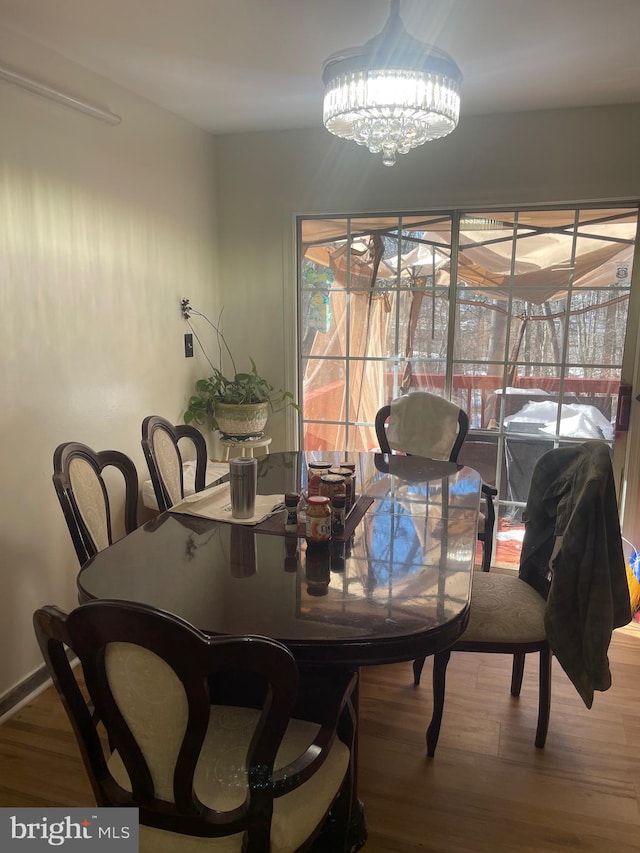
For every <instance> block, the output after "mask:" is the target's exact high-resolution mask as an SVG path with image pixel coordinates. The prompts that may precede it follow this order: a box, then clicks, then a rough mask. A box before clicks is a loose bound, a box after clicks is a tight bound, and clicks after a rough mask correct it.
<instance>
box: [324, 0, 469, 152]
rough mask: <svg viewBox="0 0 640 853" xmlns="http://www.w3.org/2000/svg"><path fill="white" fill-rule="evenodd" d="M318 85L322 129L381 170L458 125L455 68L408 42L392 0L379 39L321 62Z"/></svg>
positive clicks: (458, 74) (442, 54) (429, 50)
mask: <svg viewBox="0 0 640 853" xmlns="http://www.w3.org/2000/svg"><path fill="white" fill-rule="evenodd" d="M322 79H323V82H324V85H325V95H324V116H323V120H324V126H325V127H326V128H327V130H328V131H330V132H331V133H333V134H335V135H336V136H340V137H342V138H343V139H351V140H353V141H354V142H356V143H357V144H358V145H365V146H366V147H367V148H368V149H369V151H371V153H372V154H379V153H382V162H383V163H384V164H385V166H393V164H394V163H395V162H396V155H397V154H406V153H407V152H408V151H410V150H411V149H412V148H416V147H417V146H418V145H423V144H424V143H425V142H429V141H430V140H432V139H439V138H440V137H441V136H446V135H447V134H449V133H451V131H452V130H455V128H456V126H457V124H458V116H459V114H460V84H461V82H462V74H461V72H460V69H459V68H458V66H457V65H456V63H455V62H454V61H453V59H452V58H451V57H450V56H449V55H448V54H447V53H445V52H444V51H442V50H439V49H438V48H436V47H432V46H431V45H428V44H423V42H420V41H418V40H417V39H414V38H413V37H412V36H410V35H409V33H408V32H407V31H406V30H405V28H404V26H403V24H402V20H401V18H400V0H391V13H390V15H389V19H388V21H387V23H386V25H385V27H384V29H383V31H382V32H381V33H380V34H379V35H377V36H376V37H375V38H372V39H371V40H370V41H368V42H367V43H366V44H365V45H363V46H362V47H355V48H350V49H347V50H342V51H339V52H338V53H334V54H333V55H332V56H330V57H329V58H328V59H327V60H326V61H325V63H324V69H323V74H322Z"/></svg>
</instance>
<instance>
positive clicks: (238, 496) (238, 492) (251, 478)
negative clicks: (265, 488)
mask: <svg viewBox="0 0 640 853" xmlns="http://www.w3.org/2000/svg"><path fill="white" fill-rule="evenodd" d="M229 484H230V487H231V515H232V516H233V518H251V516H252V515H254V514H255V510H256V491H257V486H258V460H257V459H246V458H245V457H243V456H240V457H239V458H237V459H231V460H229Z"/></svg>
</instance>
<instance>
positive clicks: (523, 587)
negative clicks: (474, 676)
mask: <svg viewBox="0 0 640 853" xmlns="http://www.w3.org/2000/svg"><path fill="white" fill-rule="evenodd" d="M545 608H546V601H545V600H544V598H543V597H542V596H541V595H540V594H539V593H538V592H536V590H535V589H533V587H531V586H529V584H528V583H525V581H522V580H520V578H518V577H515V576H513V575H501V574H497V573H496V572H474V573H473V580H472V587H471V608H470V614H469V624H468V626H467V630H466V631H465V632H464V634H463V635H462V636H461V637H460V640H459V642H482V643H534V642H539V641H541V640H544V639H545V637H546V632H545V628H544V613H545Z"/></svg>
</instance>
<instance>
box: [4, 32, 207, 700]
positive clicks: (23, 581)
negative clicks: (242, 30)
mask: <svg viewBox="0 0 640 853" xmlns="http://www.w3.org/2000/svg"><path fill="white" fill-rule="evenodd" d="M0 56H1V57H2V64H3V65H6V66H9V67H11V68H13V69H14V70H17V71H19V72H21V73H23V74H25V75H27V76H31V77H35V78H37V79H39V80H43V81H45V82H47V83H48V84H49V85H52V86H56V87H58V88H61V89H63V90H65V91H68V92H70V93H72V94H73V95H75V96H77V97H81V98H84V99H86V100H89V101H92V102H95V103H97V104H99V105H100V106H102V107H106V108H108V109H110V110H112V111H113V112H115V113H117V114H119V115H121V116H122V123H121V124H120V125H119V126H117V127H110V126H108V125H107V124H104V123H102V122H99V121H97V120H95V119H93V118H89V117H87V116H86V115H83V114H81V113H79V112H76V111H74V110H72V109H69V108H67V107H64V106H60V105H58V104H56V103H53V102H51V101H48V100H46V99H44V98H42V97H39V96H37V95H34V94H30V93H28V92H25V91H23V90H21V89H19V88H17V87H15V86H13V85H9V84H6V83H2V82H0V115H1V116H2V121H1V129H0V222H1V223H2V224H1V226H0V300H1V303H0V305H1V308H0V317H1V319H0V323H1V328H2V334H1V335H0V353H1V361H2V384H1V394H0V399H1V407H0V460H1V461H0V470H1V471H2V476H1V477H0V500H1V512H0V525H1V527H0V548H1V572H2V594H1V596H0V646H1V647H2V648H3V650H4V651H3V654H2V655H1V656H0V696H2V694H3V693H5V692H6V691H7V690H9V689H10V688H12V687H13V686H14V685H15V684H16V683H17V682H19V681H20V680H22V679H23V678H24V677H25V676H26V675H28V674H29V673H30V672H32V671H33V670H34V669H35V668H36V667H37V666H39V665H40V664H41V662H42V659H41V657H40V654H39V651H38V649H37V646H36V643H35V640H34V638H33V631H32V628H31V615H32V613H33V611H34V610H35V609H36V608H37V607H38V606H39V605H41V604H44V603H55V604H58V605H60V606H62V607H64V608H69V607H72V606H73V605H74V604H75V603H76V602H77V600H76V591H75V577H76V574H77V570H78V565H77V560H76V556H75V552H74V551H73V548H72V545H71V540H70V537H69V534H68V532H67V529H66V526H65V523H64V520H63V517H62V513H61V510H60V507H59V505H58V502H57V499H56V497H55V493H54V490H53V486H52V483H51V473H52V455H53V451H54V448H55V447H56V446H57V444H58V443H60V442H62V441H68V440H76V441H82V442H85V443H87V444H89V445H91V446H92V447H94V448H96V449H104V448H107V447H110V448H118V449H120V450H123V451H125V452H126V453H128V454H129V455H130V456H131V457H132V458H133V459H134V460H135V462H136V465H137V467H138V471H139V473H140V476H141V478H142V477H144V478H145V479H146V478H147V476H148V474H147V473H146V466H145V462H144V459H143V456H142V452H141V450H140V424H141V421H142V418H143V417H144V416H145V415H147V414H152V413H154V414H163V415H165V416H166V417H168V418H169V419H171V420H174V421H176V422H177V421H178V420H179V419H180V417H181V413H182V411H183V410H184V406H185V402H186V399H187V396H188V393H189V390H190V386H191V384H192V382H193V380H194V378H195V376H196V374H197V373H200V372H202V370H203V368H202V366H200V367H198V365H197V363H196V362H197V361H198V360H197V359H190V360H186V359H185V358H184V349H183V334H184V332H185V331H186V329H185V325H184V321H183V320H182V318H181V316H180V310H179V301H180V298H181V297H182V296H188V297H190V299H191V301H192V304H194V305H197V306H198V307H200V308H202V309H204V310H207V311H212V310H214V309H216V306H217V297H216V287H217V252H216V219H215V207H214V205H215V170H214V166H215V163H214V150H215V144H214V141H213V140H212V138H211V137H210V136H209V135H207V134H205V133H203V132H200V131H198V130H196V129H195V128H193V127H192V126H190V125H188V124H187V123H185V122H183V121H181V120H178V119H177V118H175V117H173V116H172V115H170V114H169V113H166V112H164V111H162V110H159V109H157V108H155V107H153V106H152V105H150V104H148V103H146V102H145V101H142V100H140V99H138V98H136V97H134V96H133V95H131V94H129V93H127V92H125V91H124V90H122V89H119V88H117V87H115V86H113V85H111V84H109V83H108V82H107V81H105V80H102V79H101V78H99V77H96V76H94V75H92V74H90V73H88V72H86V71H85V70H83V69H81V68H79V67H78V66H74V65H72V64H71V63H68V62H66V61H63V60H62V59H60V58H59V57H57V56H56V55H55V54H51V53H48V52H46V51H44V50H43V49H41V48H39V47H36V46H35V45H33V44H30V43H28V42H26V41H22V40H21V39H18V38H17V37H16V36H15V35H13V34H8V33H6V32H4V31H1V30H0Z"/></svg>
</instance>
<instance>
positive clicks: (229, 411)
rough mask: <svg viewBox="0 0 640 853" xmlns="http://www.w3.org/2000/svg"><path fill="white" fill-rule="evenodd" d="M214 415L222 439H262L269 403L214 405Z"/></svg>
mask: <svg viewBox="0 0 640 853" xmlns="http://www.w3.org/2000/svg"><path fill="white" fill-rule="evenodd" d="M214 414H215V419H216V421H217V422H218V429H219V430H220V432H221V433H222V437H223V438H239V439H243V438H262V436H263V435H264V428H265V426H266V424H267V420H268V418H269V403H239V404H235V403H216V404H215V411H214Z"/></svg>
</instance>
